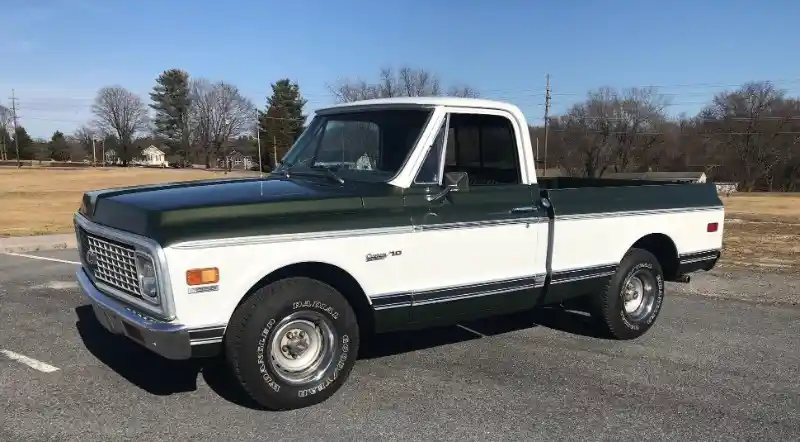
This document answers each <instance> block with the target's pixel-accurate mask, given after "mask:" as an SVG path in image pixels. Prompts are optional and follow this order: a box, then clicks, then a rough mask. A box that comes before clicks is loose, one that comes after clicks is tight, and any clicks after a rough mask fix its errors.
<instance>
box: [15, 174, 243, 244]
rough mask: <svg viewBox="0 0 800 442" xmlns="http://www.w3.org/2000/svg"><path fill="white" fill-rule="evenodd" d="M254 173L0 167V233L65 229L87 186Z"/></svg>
mask: <svg viewBox="0 0 800 442" xmlns="http://www.w3.org/2000/svg"><path fill="white" fill-rule="evenodd" d="M256 175H257V172H232V173H229V174H227V175H224V173H223V172H210V171H205V170H202V169H145V168H103V169H60V170H52V169H50V170H48V169H27V170H26V169H21V170H20V169H16V168H7V169H6V168H3V169H0V207H2V215H0V237H2V236H25V235H46V234H51V233H70V232H72V231H73V229H72V215H73V214H74V213H75V210H77V209H78V207H79V206H80V204H81V197H82V196H83V193H84V192H86V191H87V190H96V189H105V188H109V187H123V186H134V185H137V184H157V183H168V182H174V181H192V180H203V179H213V178H222V177H237V176H256Z"/></svg>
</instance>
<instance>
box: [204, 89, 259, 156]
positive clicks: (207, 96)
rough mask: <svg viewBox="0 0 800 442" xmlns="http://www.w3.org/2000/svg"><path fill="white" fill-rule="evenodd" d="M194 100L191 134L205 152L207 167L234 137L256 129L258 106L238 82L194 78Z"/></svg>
mask: <svg viewBox="0 0 800 442" xmlns="http://www.w3.org/2000/svg"><path fill="white" fill-rule="evenodd" d="M191 101H192V110H191V113H190V114H191V123H192V124H191V128H192V130H191V134H192V137H191V138H192V140H193V141H194V142H195V144H197V145H199V146H200V148H201V149H202V150H203V152H204V153H205V163H206V167H207V168H208V167H211V158H212V157H213V158H215V159H219V158H221V157H222V156H223V155H224V153H225V152H224V148H225V147H226V144H227V143H228V142H229V141H230V140H231V139H233V138H237V137H239V136H244V135H248V134H249V133H251V132H252V131H253V124H254V122H255V106H254V105H253V103H252V102H251V101H250V100H249V99H247V98H246V97H244V96H243V95H242V94H241V92H240V91H239V89H238V88H237V87H236V86H234V85H232V84H229V83H225V82H222V81H219V82H216V83H211V82H210V81H208V80H206V79H202V78H201V79H195V80H192V85H191Z"/></svg>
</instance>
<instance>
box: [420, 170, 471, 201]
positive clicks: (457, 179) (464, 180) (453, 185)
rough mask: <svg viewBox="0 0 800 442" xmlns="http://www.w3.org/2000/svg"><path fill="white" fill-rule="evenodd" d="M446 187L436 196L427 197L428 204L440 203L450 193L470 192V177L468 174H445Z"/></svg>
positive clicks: (444, 183) (429, 195)
mask: <svg viewBox="0 0 800 442" xmlns="http://www.w3.org/2000/svg"><path fill="white" fill-rule="evenodd" d="M442 184H443V185H444V186H443V188H442V190H441V191H439V192H438V193H435V194H428V195H425V199H426V200H427V201H428V202H433V201H438V200H440V199H442V198H444V197H445V196H447V194H448V193H450V192H463V191H465V190H469V177H468V176H467V172H447V173H445V174H444V182H443V183H442Z"/></svg>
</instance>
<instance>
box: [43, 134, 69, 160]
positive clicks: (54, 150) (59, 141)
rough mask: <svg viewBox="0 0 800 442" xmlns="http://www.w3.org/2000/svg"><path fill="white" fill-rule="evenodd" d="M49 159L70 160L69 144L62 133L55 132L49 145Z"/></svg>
mask: <svg viewBox="0 0 800 442" xmlns="http://www.w3.org/2000/svg"><path fill="white" fill-rule="evenodd" d="M47 147H48V150H49V157H50V158H51V159H53V160H56V161H68V160H69V144H67V139H66V138H64V134H63V133H62V132H61V131H55V132H54V133H53V136H52V137H51V138H50V142H49V143H47Z"/></svg>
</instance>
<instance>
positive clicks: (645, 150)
mask: <svg viewBox="0 0 800 442" xmlns="http://www.w3.org/2000/svg"><path fill="white" fill-rule="evenodd" d="M666 106H667V101H666V99H665V98H664V97H663V96H662V95H660V94H659V93H658V92H657V91H656V90H655V89H653V88H645V89H642V88H631V89H627V90H625V91H623V92H618V91H616V90H614V89H612V88H608V87H602V88H599V89H597V90H594V91H590V92H589V94H588V96H587V98H586V100H585V101H584V102H582V103H578V104H575V105H573V106H572V108H571V109H570V110H569V112H567V114H566V115H564V116H561V117H557V118H554V119H552V120H551V130H552V132H553V137H552V138H551V139H552V141H553V144H554V146H553V147H554V149H553V153H554V154H555V155H554V156H555V158H554V159H555V160H556V162H557V163H558V164H560V165H561V166H562V167H565V168H567V169H568V170H569V171H570V172H571V173H573V174H576V175H582V176H589V177H601V176H602V175H603V174H604V173H606V172H628V171H632V170H635V169H643V168H645V169H646V168H648V167H652V165H653V161H655V160H654V159H655V158H657V157H658V155H657V153H656V152H654V148H655V147H656V146H657V145H658V144H660V143H663V140H664V132H663V129H664V127H665V125H666V115H665V109H666Z"/></svg>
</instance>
